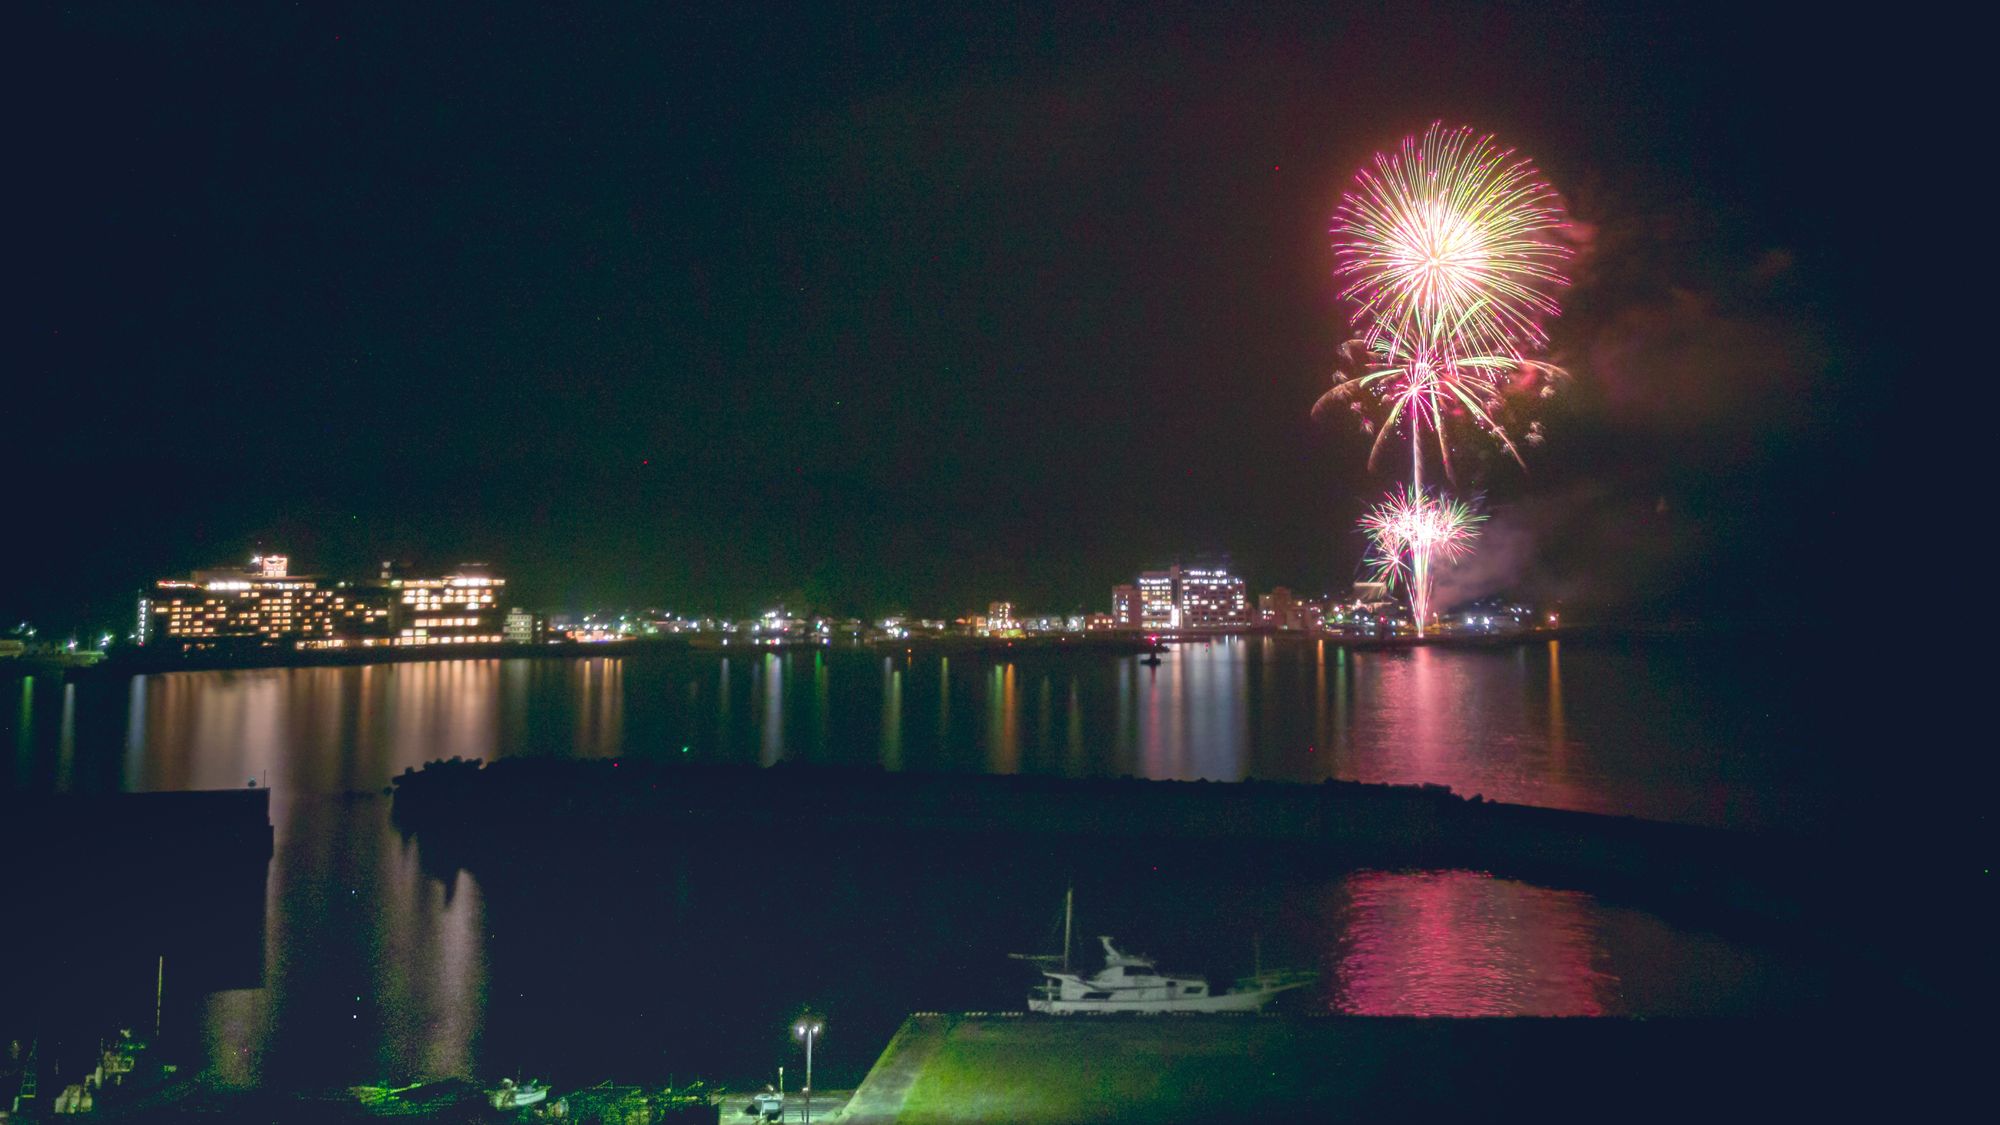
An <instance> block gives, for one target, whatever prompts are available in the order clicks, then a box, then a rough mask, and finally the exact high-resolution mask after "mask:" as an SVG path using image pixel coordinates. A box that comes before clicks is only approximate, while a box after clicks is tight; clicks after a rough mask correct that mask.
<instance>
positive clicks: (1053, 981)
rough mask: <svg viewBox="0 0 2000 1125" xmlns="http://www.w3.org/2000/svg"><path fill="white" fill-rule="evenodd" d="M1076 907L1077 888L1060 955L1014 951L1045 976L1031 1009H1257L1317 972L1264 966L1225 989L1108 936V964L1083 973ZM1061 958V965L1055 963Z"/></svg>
mask: <svg viewBox="0 0 2000 1125" xmlns="http://www.w3.org/2000/svg"><path fill="white" fill-rule="evenodd" d="M1073 913H1074V891H1072V892H1071V893H1070V894H1069V895H1066V896H1065V897H1064V901H1063V952H1062V955H1061V956H1060V958H1058V957H1053V956H1040V955H1028V954H1018V953H1017V954H1015V955H1014V956H1015V957H1016V958H1018V959H1020V960H1024V961H1035V962H1038V963H1040V965H1041V968H1040V971H1041V974H1042V976H1043V977H1044V978H1046V980H1045V981H1044V983H1043V984H1041V985H1040V986H1038V987H1037V988H1035V989H1034V990H1033V991H1032V992H1031V993H1030V994H1029V997H1028V1010H1029V1011H1031V1012H1042V1013H1046V1014H1049V1015H1084V1014H1092V1013H1111V1012H1155V1013H1169V1012H1254V1011H1258V1010H1259V1009H1261V1008H1263V1007H1264V1006H1265V1005H1266V1004H1269V1003H1270V1002H1271V1001H1272V1000H1274V999H1276V998H1277V997H1278V995H1279V994H1280V993H1284V992H1289V991H1291V990H1292V989H1295V988H1303V987H1305V986H1306V985H1309V984H1311V983H1312V982H1313V981H1315V980H1317V979H1318V976H1319V974H1317V973H1313V972H1309V971H1303V970H1280V971H1277V972H1264V971H1262V970H1261V969H1260V970H1259V971H1257V972H1256V973H1254V974H1252V975H1251V976H1247V977H1242V978H1240V979H1238V980H1237V981H1236V983H1235V985H1234V986H1233V987H1231V988H1227V989H1224V990H1223V991H1221V992H1212V991H1210V990H1209V986H1208V979H1207V978H1206V977H1199V976H1184V975H1178V974H1173V973H1166V972H1162V971H1161V970H1160V968H1159V966H1158V965H1157V964H1155V963H1154V961H1153V959H1152V958H1151V957H1148V956H1146V955H1144V954H1137V953H1127V952H1125V951H1124V950H1122V949H1119V948H1118V946H1117V944H1116V943H1114V942H1113V941H1112V939H1111V938H1109V937H1107V936H1102V935H1100V936H1099V937H1098V939H1097V940H1098V941H1100V942H1102V943H1103V944H1104V967H1103V968H1102V969H1100V970H1098V971H1097V972H1096V973H1094V974H1092V975H1090V976H1085V975H1083V974H1082V973H1081V972H1077V971H1072V970H1071V968H1070V958H1069V949H1070V922H1071V918H1072V916H1073ZM1057 962H1060V967H1057Z"/></svg>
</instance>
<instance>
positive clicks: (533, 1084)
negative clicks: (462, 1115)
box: [486, 1078, 549, 1109]
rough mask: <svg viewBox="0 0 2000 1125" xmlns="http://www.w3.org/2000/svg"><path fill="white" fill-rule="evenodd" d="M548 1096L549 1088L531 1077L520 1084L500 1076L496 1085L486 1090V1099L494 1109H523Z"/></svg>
mask: <svg viewBox="0 0 2000 1125" xmlns="http://www.w3.org/2000/svg"><path fill="white" fill-rule="evenodd" d="M548 1096H549V1088H548V1087H547V1086H545V1085H543V1084H542V1083H540V1082H537V1081H535V1080H534V1079H532V1078H530V1079H528V1080H527V1081H526V1082H523V1083H520V1084H516V1083H515V1081H514V1080H513V1079H512V1078H502V1079H501V1080H500V1084H499V1085H498V1086H495V1087H494V1088H493V1089H491V1090H488V1091H486V1100H487V1102H488V1103H489V1104H491V1105H492V1106H493V1108H494V1109H525V1108H527V1107H528V1106H531V1105H534V1104H536V1103H537V1102H540V1101H542V1100H543V1099H545V1098H547V1097H548Z"/></svg>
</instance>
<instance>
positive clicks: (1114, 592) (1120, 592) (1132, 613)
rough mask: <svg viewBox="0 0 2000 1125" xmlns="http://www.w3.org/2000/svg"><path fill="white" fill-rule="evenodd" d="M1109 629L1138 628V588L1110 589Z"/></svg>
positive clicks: (1119, 587)
mask: <svg viewBox="0 0 2000 1125" xmlns="http://www.w3.org/2000/svg"><path fill="white" fill-rule="evenodd" d="M1111 627H1112V628H1114V629H1137V628H1138V627H1139V587H1137V586H1113V587H1111Z"/></svg>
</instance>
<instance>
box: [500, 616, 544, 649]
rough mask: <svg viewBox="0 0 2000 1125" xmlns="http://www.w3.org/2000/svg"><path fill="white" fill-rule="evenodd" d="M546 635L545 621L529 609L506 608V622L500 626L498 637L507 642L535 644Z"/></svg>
mask: <svg viewBox="0 0 2000 1125" xmlns="http://www.w3.org/2000/svg"><path fill="white" fill-rule="evenodd" d="M547 636H548V624H547V622H545V621H543V620H542V618H541V617H540V615H538V614H536V613H534V612H533V611H531V610H525V609H510V610H508V611H507V620H506V623H505V624H503V625H502V626H501V627H500V637H501V639H502V640H504V641H506V642H507V643H508V644H515V645H529V644H537V643H539V642H541V641H542V640H545V639H546V638H547Z"/></svg>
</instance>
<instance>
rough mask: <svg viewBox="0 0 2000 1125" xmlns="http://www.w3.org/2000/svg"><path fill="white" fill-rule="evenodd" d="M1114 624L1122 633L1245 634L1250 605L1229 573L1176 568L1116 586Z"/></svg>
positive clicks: (1239, 581)
mask: <svg viewBox="0 0 2000 1125" xmlns="http://www.w3.org/2000/svg"><path fill="white" fill-rule="evenodd" d="M1111 619H1112V621H1113V622H1114V624H1115V627H1116V628H1121V629H1130V628H1140V629H1229V628H1241V627H1243V626H1246V625H1248V624H1250V599H1249V595H1248V594H1247V593H1245V590H1244V585H1243V579H1241V578H1239V577H1237V576H1236V575H1233V574H1231V573H1229V571H1228V569H1227V568H1225V567H1219V566H1202V567H1180V566H1172V567H1168V568H1167V569H1165V570H1149V571H1146V572H1145V573H1143V574H1141V575H1139V581H1138V583H1137V584H1136V585H1132V586H1113V587H1112V588H1111Z"/></svg>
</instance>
